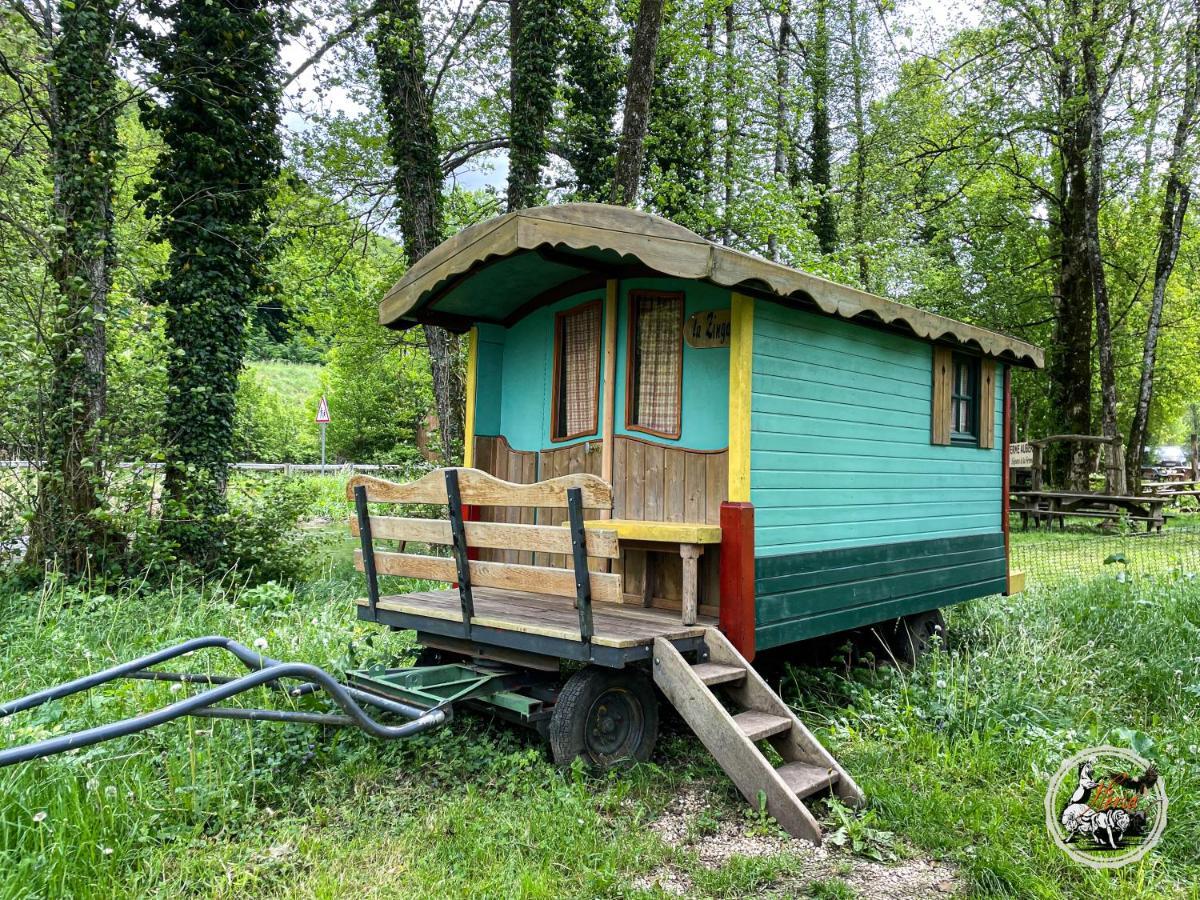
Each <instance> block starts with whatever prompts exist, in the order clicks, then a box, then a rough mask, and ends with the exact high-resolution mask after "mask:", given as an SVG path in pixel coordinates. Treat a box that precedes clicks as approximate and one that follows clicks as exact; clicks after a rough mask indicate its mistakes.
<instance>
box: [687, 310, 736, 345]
mask: <svg viewBox="0 0 1200 900" xmlns="http://www.w3.org/2000/svg"><path fill="white" fill-rule="evenodd" d="M729 329H730V325H729V310H727V309H706V310H703V311H701V312H698V313H694V314H693V315H692V317H691V318H690V319H688V321H687V327H685V328H684V330H683V337H684V340H686V341H687V343H688V346H689V347H694V348H696V349H697V350H708V349H711V348H713V347H728V346H729Z"/></svg>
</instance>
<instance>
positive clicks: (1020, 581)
mask: <svg viewBox="0 0 1200 900" xmlns="http://www.w3.org/2000/svg"><path fill="white" fill-rule="evenodd" d="M1024 590H1025V573H1024V572H1022V571H1021V570H1020V569H1009V570H1008V586H1007V589H1006V590H1005V591H1004V594H1005V596H1008V597H1011V596H1012V595H1013V594H1020V593H1021V592H1022V591H1024Z"/></svg>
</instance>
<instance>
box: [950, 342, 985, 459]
mask: <svg viewBox="0 0 1200 900" xmlns="http://www.w3.org/2000/svg"><path fill="white" fill-rule="evenodd" d="M961 364H965V365H966V366H967V367H968V374H969V377H970V386H969V388H968V393H967V394H960V393H959V392H958V369H959V366H960V365H961ZM982 382H983V372H982V361H981V359H980V358H979V357H978V356H975V355H973V354H969V353H959V352H957V351H954V352H952V353H951V354H950V397H949V400H950V443H951V444H952V445H953V446H957V447H977V446H979V431H980V421H979V420H980V416H979V404H980V393H981V390H982V388H981V385H982ZM964 401H965V402H966V403H968V404H969V406H968V415H969V424H970V427H971V429H972V430H971V431H958V430H957V426H958V416H957V415H955V413H956V412H957V407H958V405H959V403H960V402H964Z"/></svg>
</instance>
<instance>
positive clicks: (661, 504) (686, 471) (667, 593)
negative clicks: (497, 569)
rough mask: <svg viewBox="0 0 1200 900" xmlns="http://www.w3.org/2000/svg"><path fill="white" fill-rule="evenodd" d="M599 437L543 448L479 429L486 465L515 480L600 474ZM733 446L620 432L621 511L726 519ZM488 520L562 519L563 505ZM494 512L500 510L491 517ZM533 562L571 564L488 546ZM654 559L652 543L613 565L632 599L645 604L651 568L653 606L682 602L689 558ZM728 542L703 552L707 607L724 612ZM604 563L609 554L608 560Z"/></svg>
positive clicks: (487, 514) (616, 495) (480, 457)
mask: <svg viewBox="0 0 1200 900" xmlns="http://www.w3.org/2000/svg"><path fill="white" fill-rule="evenodd" d="M602 456H603V454H602V451H601V444H600V442H599V441H586V442H581V443H577V444H570V445H568V446H566V447H552V448H550V449H548V450H542V451H540V452H537V453H535V452H532V451H521V450H513V449H512V448H511V447H510V446H509V445H508V442H507V441H506V440H505V439H504V438H503V437H477V438H476V439H475V460H476V465H477V467H478V468H480V469H483V470H484V471H485V472H490V473H491V474H493V475H495V476H497V477H498V478H504V479H506V480H507V481H515V482H522V483H530V482H534V481H539V480H544V479H547V478H554V477H556V476H558V475H567V474H571V473H574V472H590V473H591V474H594V475H599V474H600V470H601V465H602ZM728 460H729V457H728V453H727V452H726V451H724V450H717V451H699V450H687V449H684V448H681V447H672V446H669V445H666V444H658V443H652V442H650V441H646V440H641V439H639V438H633V437H626V436H623V435H617V437H616V438H615V441H614V445H613V517H614V518H617V519H645V520H647V521H656V522H706V523H710V524H720V521H721V501H723V500H724V499H725V498H726V493H727V489H728ZM480 512H481V518H482V519H483V520H484V521H497V522H525V523H526V524H532V523H534V522H536V523H537V524H541V525H547V524H560V523H561V522H562V521H564V520H565V517H566V513H565V511H564V510H561V509H554V510H551V509H539V510H536V511H535V510H532V509H520V510H518V509H492V510H481V511H480ZM491 517H494V518H491ZM493 552H495V553H497V558H496V561H499V562H519V563H524V564H527V565H538V566H546V565H558V566H562V565H565V560H563V559H558V558H556V557H554V556H552V555H550V554H545V553H539V554H531V553H529V552H527V551H523V552H521V553H519V554H518V553H516V552H513V551H502V552H500V551H487V550H482V551H480V558H481V559H490V558H491V557H490V556H488V554H489V553H493ZM653 556H654V558H653V564H652V565H650V566H647V558H646V557H647V553H646V552H645V551H644V550H636V549H635V550H626V551H624V552H623V553H622V554H621V559H619V560H614V561H613V562H612V566H611V571H612V572H614V573H616V574H620V575H622V576H623V578H624V584H623V590H624V593H625V598H626V602H629V603H637V604H640V603H642V601H643V598H644V597H645V596H646V589H647V585H646V573H647V571H648V570H649V571H650V572H652V573H653V575H652V577H651V579H650V582H651V583H650V585H649V597H650V602H651V605H652V606H655V607H657V608H661V609H679V607H680V598H681V596H682V594H683V564H682V561H681V560H680V559H679V558H678V557H676V556H673V555H672V554H666V553H655V554H653ZM719 559H720V549H719V548H718V547H716V546H711V547H707V548H705V552H704V555H703V556H701V557H700V611H701V612H702V613H703V614H705V615H716V609H717V597H718V595H719V587H720V585H719ZM600 565H603V562H601V563H600Z"/></svg>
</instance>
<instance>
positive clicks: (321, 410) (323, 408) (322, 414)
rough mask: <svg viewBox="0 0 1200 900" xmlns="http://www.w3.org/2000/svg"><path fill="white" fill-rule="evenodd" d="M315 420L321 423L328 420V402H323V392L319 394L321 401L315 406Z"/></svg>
mask: <svg viewBox="0 0 1200 900" xmlns="http://www.w3.org/2000/svg"><path fill="white" fill-rule="evenodd" d="M317 421H318V422H322V423H324V422H328V421H329V404H328V403H326V402H325V395H324V394H322V395H321V403H320V404H319V405H318V406H317Z"/></svg>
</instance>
